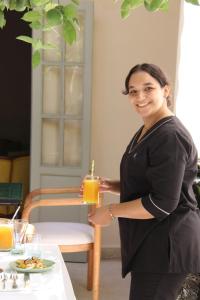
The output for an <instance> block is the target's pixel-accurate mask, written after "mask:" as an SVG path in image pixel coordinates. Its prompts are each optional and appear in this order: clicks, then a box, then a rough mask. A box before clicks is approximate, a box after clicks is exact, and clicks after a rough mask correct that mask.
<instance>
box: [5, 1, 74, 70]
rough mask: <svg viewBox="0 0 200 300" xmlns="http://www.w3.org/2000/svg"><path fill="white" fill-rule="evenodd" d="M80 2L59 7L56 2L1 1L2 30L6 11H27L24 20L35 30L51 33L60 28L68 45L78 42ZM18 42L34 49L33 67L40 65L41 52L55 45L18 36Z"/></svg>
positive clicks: (72, 2)
mask: <svg viewBox="0 0 200 300" xmlns="http://www.w3.org/2000/svg"><path fill="white" fill-rule="evenodd" d="M78 5H79V0H71V2H70V3H69V2H68V4H67V5H59V4H58V1H56V0H55V1H54V0H0V28H3V27H4V26H5V25H6V20H5V17H4V11H5V10H15V11H25V12H24V14H23V16H22V20H23V21H24V22H27V23H28V24H29V26H30V27H31V28H32V29H34V30H41V31H51V30H54V29H55V27H57V26H60V27H61V29H62V31H61V32H62V35H63V38H64V39H65V41H66V42H67V43H68V44H70V45H71V44H72V43H73V42H74V41H76V31H77V29H78V12H77V9H78ZM17 39H18V40H20V41H23V42H25V43H29V44H31V45H32V48H33V56H32V65H33V67H36V66H37V65H39V64H40V59H41V50H44V49H53V48H55V46H54V45H51V44H44V43H42V41H41V40H40V39H34V38H32V37H29V36H23V35H22V36H18V37H17Z"/></svg>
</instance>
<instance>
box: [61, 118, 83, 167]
mask: <svg viewBox="0 0 200 300" xmlns="http://www.w3.org/2000/svg"><path fill="white" fill-rule="evenodd" d="M80 163H81V123H80V121H75V120H73V121H65V128H64V165H65V166H80Z"/></svg>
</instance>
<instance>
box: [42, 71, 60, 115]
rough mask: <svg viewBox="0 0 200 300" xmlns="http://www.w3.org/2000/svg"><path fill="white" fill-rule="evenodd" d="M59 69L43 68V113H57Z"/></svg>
mask: <svg viewBox="0 0 200 300" xmlns="http://www.w3.org/2000/svg"><path fill="white" fill-rule="evenodd" d="M60 81H61V71H60V69H59V68H58V67H44V68H43V113H52V114H53V113H54V114H55V113H58V112H59V99H60V84H61V83H60Z"/></svg>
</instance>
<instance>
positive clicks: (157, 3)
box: [0, 0, 200, 67]
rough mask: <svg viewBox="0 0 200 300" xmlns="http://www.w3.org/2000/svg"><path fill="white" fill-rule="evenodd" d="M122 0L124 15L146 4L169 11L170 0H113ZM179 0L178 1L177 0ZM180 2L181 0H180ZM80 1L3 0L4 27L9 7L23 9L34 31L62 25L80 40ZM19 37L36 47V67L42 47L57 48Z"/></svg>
mask: <svg viewBox="0 0 200 300" xmlns="http://www.w3.org/2000/svg"><path fill="white" fill-rule="evenodd" d="M113 1H114V2H117V1H121V17H122V18H123V19H125V18H127V17H128V16H129V15H130V13H131V11H132V10H133V9H136V8H138V7H140V6H144V7H145V8H146V9H147V10H148V11H149V12H156V11H159V10H161V11H167V10H168V6H169V0H113ZM174 1H175V0H174ZM176 1H178V0H176ZM185 1H186V2H188V3H191V4H194V5H200V0H185ZM79 3H80V1H79V0H70V1H69V2H68V4H66V5H61V4H59V1H58V0H0V29H3V28H4V26H5V25H6V19H5V16H4V12H5V10H15V11H20V12H23V11H24V14H23V17H22V20H23V21H24V22H27V23H28V24H29V26H30V27H31V28H32V29H34V30H41V31H51V30H55V29H56V27H57V26H59V27H60V28H61V29H62V30H61V34H62V36H63V38H64V40H65V41H66V43H68V44H69V45H71V44H72V43H73V42H75V41H76V38H77V34H76V33H77V30H79V23H78V12H77V10H78V5H79ZM17 39H18V40H20V41H23V42H25V43H29V44H31V45H32V48H33V57H32V64H33V67H35V66H37V65H39V64H40V59H41V50H42V49H52V48H55V46H54V45H50V44H43V43H42V41H41V40H40V39H34V38H32V37H28V36H19V37H17Z"/></svg>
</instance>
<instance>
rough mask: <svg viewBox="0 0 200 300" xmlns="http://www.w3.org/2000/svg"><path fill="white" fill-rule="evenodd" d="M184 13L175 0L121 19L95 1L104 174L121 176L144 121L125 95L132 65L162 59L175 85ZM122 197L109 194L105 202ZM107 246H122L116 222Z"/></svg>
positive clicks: (108, 1)
mask: <svg viewBox="0 0 200 300" xmlns="http://www.w3.org/2000/svg"><path fill="white" fill-rule="evenodd" d="M120 2H121V1H120ZM179 14H180V1H178V0H176V1H174V0H171V1H170V10H169V11H168V12H167V13H164V12H157V13H149V12H147V11H146V10H145V9H144V8H139V9H137V10H135V11H133V12H132V14H131V16H130V17H129V18H128V19H127V20H123V21H122V20H121V18H120V8H119V5H118V4H114V3H113V1H112V0H94V44H93V91H92V101H93V107H92V147H91V156H92V158H94V159H95V162H96V173H97V174H99V175H100V176H105V177H110V178H118V177H119V164H120V159H121V156H122V154H123V152H124V150H125V148H126V145H127V143H128V142H129V140H130V139H131V137H132V135H133V134H134V132H135V131H136V129H137V128H138V126H139V125H140V124H141V121H140V119H139V118H138V117H137V115H136V114H135V113H134V112H133V111H132V109H131V107H130V105H129V102H128V99H127V97H125V96H123V95H122V94H121V91H122V89H123V88H124V79H125V76H126V75H127V72H128V70H129V69H130V68H131V67H132V66H133V65H135V64H137V63H141V62H152V63H155V64H158V65H159V66H160V67H161V68H162V69H163V70H164V71H165V72H166V73H167V74H168V77H169V79H170V81H171V83H172V86H174V83H175V78H176V64H177V45H178V27H179ZM117 201H119V199H118V198H117V197H111V196H107V197H106V198H105V203H110V202H117ZM103 246H104V247H118V246H119V237H118V226H117V222H115V223H113V224H112V225H111V226H110V227H107V228H105V229H104V230H103Z"/></svg>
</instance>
